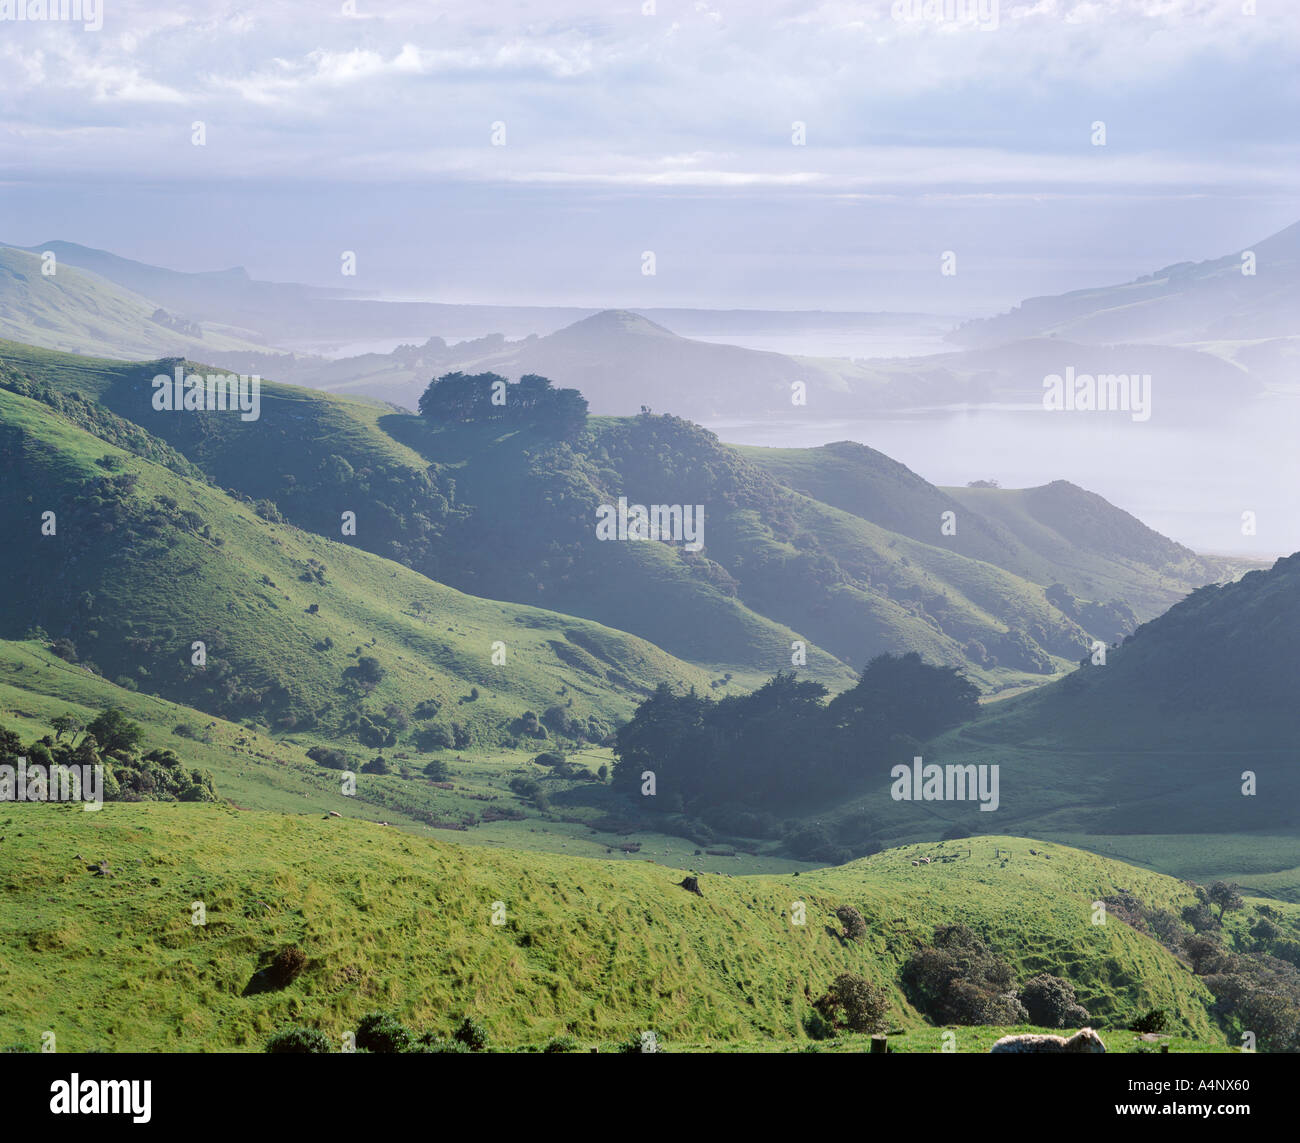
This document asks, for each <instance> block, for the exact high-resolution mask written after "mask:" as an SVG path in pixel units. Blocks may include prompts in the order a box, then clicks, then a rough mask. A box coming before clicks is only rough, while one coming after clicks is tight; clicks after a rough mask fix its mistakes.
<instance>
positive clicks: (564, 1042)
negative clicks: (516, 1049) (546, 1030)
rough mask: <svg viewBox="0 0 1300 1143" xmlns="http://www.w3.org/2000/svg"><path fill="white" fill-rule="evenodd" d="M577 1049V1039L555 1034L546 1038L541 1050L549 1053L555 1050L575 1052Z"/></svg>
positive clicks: (555, 1051)
mask: <svg viewBox="0 0 1300 1143" xmlns="http://www.w3.org/2000/svg"><path fill="white" fill-rule="evenodd" d="M577 1050H578V1041H577V1040H575V1039H574V1038H573V1037H572V1036H568V1035H565V1036H555V1037H553V1038H552V1039H550V1040H548V1041H547V1043H546V1046H545V1047H544V1048H543V1049H542V1051H543V1052H545V1053H547V1054H548V1055H549V1054H553V1053H557V1052H576V1051H577Z"/></svg>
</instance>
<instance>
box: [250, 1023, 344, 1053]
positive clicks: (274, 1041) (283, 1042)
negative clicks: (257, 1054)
mask: <svg viewBox="0 0 1300 1143" xmlns="http://www.w3.org/2000/svg"><path fill="white" fill-rule="evenodd" d="M266 1050H267V1051H268V1052H270V1053H271V1054H272V1055H291V1054H299V1055H313V1056H321V1055H325V1054H327V1053H329V1052H332V1051H333V1050H334V1046H333V1045H332V1044H331V1043H330V1040H329V1037H328V1036H326V1035H325V1033H324V1032H318V1031H317V1030H316V1029H315V1028H285V1029H284V1030H283V1031H280V1032H277V1033H276V1034H275V1035H274V1036H272V1037H271V1038H270V1039H269V1040H267V1042H266Z"/></svg>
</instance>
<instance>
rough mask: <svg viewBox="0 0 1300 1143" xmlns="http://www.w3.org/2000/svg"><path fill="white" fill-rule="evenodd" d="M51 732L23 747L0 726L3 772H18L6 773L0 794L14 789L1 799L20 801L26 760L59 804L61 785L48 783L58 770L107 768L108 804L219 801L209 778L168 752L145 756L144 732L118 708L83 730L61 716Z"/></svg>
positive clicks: (104, 712)
mask: <svg viewBox="0 0 1300 1143" xmlns="http://www.w3.org/2000/svg"><path fill="white" fill-rule="evenodd" d="M50 731H51V733H49V734H43V735H41V736H40V737H39V738H37V739H35V740H33V741H31V742H29V743H28V744H27V745H26V746H24V745H23V742H22V738H21V737H20V736H19V735H18V734H17V733H15V732H14V731H12V730H8V729H6V728H5V727H4V726H0V766H5V767H10V768H11V769H12V770H13V771H14V772H15V773H14V774H9V772H8V771H6V772H5V773H6V774H9V777H8V778H7V779H6V778H4V777H0V791H3V786H4V785H5V784H7V783H8V782H10V781H12V782H14V783H15V784H14V785H13V786H12V788H11V789H10V790H9V791H8V792H7V793H3V792H0V797H3V798H4V799H5V800H10V799H16V798H17V796H18V795H17V791H18V786H17V784H16V770H17V768H18V766H19V765H20V760H23V761H25V764H26V767H27V769H28V771H31V770H32V768H33V767H40V768H41V770H40V773H41V774H43V775H44V777H45V779H46V781H47V784H46V785H44V786H43V789H44V790H45V791H46V794H47V795H48V796H49V797H50V799H51V800H54V799H55V794H54V787H55V786H57V785H58V783H57V782H50V781H48V780H49V778H50V775H51V773H52V768H53V767H57V766H62V767H73V766H76V767H86V766H89V767H96V766H99V767H102V768H103V789H102V795H103V800H104V801H106V802H115V801H123V802H139V801H145V800H157V801H181V802H211V801H215V800H216V798H217V791H216V788H215V787H214V785H213V778H212V775H211V774H210V773H208V772H207V771H206V770H199V769H195V768H192V767H186V765H185V763H184V761H183V760H182V759H181V758H180V757H178V756H177V755H176V754H175V753H174V752H173V751H171V750H168V749H165V748H163V749H153V750H149V751H147V752H146V751H145V750H144V749H143V745H142V742H143V738H144V731H143V730H142V729H141V727H140V726H139V724H138V723H134V722H132V721H131V720H130V719H128V718H126V717H125V716H124V715H123V714H122V712H121V711H120V710H117V709H116V708H114V707H108V708H106V709H104V710H102V711H100V713H99V714H98V715H96V716H95V717H94V718H93V719H91V720H90V721H89V722H86V723H85V724H84V725H83V724H82V723H81V722H80V721H79V720H78V719H77V718H76V717H75V716H74V715H70V714H65V715H57V716H55V717H54V718H52V719H51V720H50ZM65 735H66V738H65ZM84 772H85V771H82V773H84ZM30 791H31V787H30V785H29V786H28V799H29V800H33V799H34V795H32V794H31V792H30ZM79 796H80V797H81V798H82V799H83V800H84V799H85V798H87V797H88V796H89V794H88V791H87V788H86V787H84V786H83V787H81V791H80V794H79ZM40 800H44V798H41V799H40Z"/></svg>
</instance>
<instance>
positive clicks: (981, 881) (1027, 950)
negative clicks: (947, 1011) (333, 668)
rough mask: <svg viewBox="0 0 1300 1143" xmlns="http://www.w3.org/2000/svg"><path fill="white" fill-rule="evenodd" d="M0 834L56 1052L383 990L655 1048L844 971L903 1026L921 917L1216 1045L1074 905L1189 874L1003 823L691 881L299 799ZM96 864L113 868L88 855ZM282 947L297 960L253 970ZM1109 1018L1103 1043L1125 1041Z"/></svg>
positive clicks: (535, 1035) (322, 1007)
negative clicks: (947, 838)
mask: <svg viewBox="0 0 1300 1143" xmlns="http://www.w3.org/2000/svg"><path fill="white" fill-rule="evenodd" d="M0 830H2V831H3V833H2V835H0V836H3V838H4V840H3V842H0V846H3V850H4V855H5V862H4V865H3V869H4V870H6V871H7V872H6V873H0V949H2V950H3V955H0V992H2V993H3V994H4V995H5V996H6V997H9V998H11V999H10V1001H9V1002H8V1003H6V1005H5V1007H4V1010H3V1012H0V1043H2V1044H14V1045H32V1044H35V1043H38V1042H39V1038H40V1035H41V1033H42V1032H43V1031H45V1030H46V1029H51V1030H54V1031H55V1033H56V1035H57V1036H58V1042H59V1047H60V1050H64V1051H76V1050H86V1049H93V1048H98V1049H106V1050H112V1051H127V1050H181V1051H184V1050H200V1049H202V1050H209V1051H211V1050H218V1049H233V1050H258V1049H259V1048H260V1047H261V1045H262V1043H263V1041H264V1038H265V1036H266V1035H267V1034H268V1033H269V1032H271V1031H272V1030H274V1029H276V1028H278V1027H281V1026H284V1025H286V1024H289V1023H301V1024H311V1025H315V1026H319V1027H321V1028H322V1029H323V1030H325V1031H327V1032H328V1033H329V1034H330V1035H331V1036H333V1037H341V1035H342V1034H343V1033H344V1032H345V1031H347V1030H349V1029H351V1028H354V1027H355V1024H356V1021H357V1020H359V1018H360V1017H361V1016H362V1015H363V1014H365V1013H366V1012H369V1011H373V1010H376V1009H383V1010H389V1011H393V1012H395V1013H397V1014H398V1015H399V1016H400V1017H401V1018H403V1019H404V1020H406V1021H407V1022H408V1023H410V1024H412V1025H414V1026H416V1027H419V1028H426V1027H427V1028H433V1029H436V1030H440V1031H443V1032H444V1033H445V1032H448V1031H450V1029H451V1028H452V1027H454V1026H455V1024H456V1023H457V1022H459V1020H460V1018H461V1017H462V1016H464V1015H466V1014H472V1015H474V1016H475V1017H477V1018H479V1019H480V1020H482V1022H483V1023H484V1024H485V1025H486V1026H487V1027H488V1029H489V1030H490V1032H491V1033H492V1035H493V1037H494V1039H495V1041H496V1043H497V1044H499V1045H501V1046H513V1045H519V1044H524V1043H540V1042H542V1041H544V1040H545V1039H547V1038H548V1037H550V1036H552V1035H556V1034H560V1033H564V1032H565V1031H568V1032H570V1033H571V1034H573V1035H574V1036H576V1037H578V1038H579V1039H581V1040H584V1041H610V1040H616V1039H618V1040H621V1039H624V1038H626V1037H627V1036H628V1035H630V1034H635V1033H637V1032H639V1031H642V1030H644V1029H647V1028H653V1029H654V1030H655V1031H656V1032H657V1033H659V1035H660V1036H661V1038H662V1039H663V1041H664V1043H665V1046H666V1047H667V1048H668V1049H670V1050H671V1049H673V1048H675V1047H686V1046H690V1045H696V1046H702V1045H708V1046H721V1044H722V1042H723V1041H729V1042H731V1046H739V1045H742V1044H752V1045H755V1046H757V1045H765V1046H768V1047H772V1046H785V1047H797V1046H799V1045H800V1044H801V1043H802V1042H804V1036H803V1033H802V1031H801V1021H802V1018H803V1017H804V1016H805V1015H806V1014H807V1012H808V1008H809V1004H810V1001H811V999H812V998H815V997H816V996H817V995H820V993H821V992H822V991H823V990H824V989H825V988H826V986H827V985H828V984H829V982H830V980H831V979H832V978H833V977H834V975H835V974H836V973H838V972H841V971H853V972H856V973H859V974H861V975H863V976H866V977H867V978H869V979H872V980H874V981H876V982H877V983H879V984H881V985H882V986H884V987H885V988H887V989H888V990H889V993H890V996H891V998H892V1009H893V1011H892V1013H891V1021H892V1026H895V1027H902V1028H905V1029H909V1030H911V1031H912V1032H913V1033H915V1034H917V1037H918V1044H917V1045H915V1046H920V1043H919V1041H920V1040H921V1039H923V1037H924V1024H923V1022H922V1021H921V1020H920V1019H919V1018H918V1016H917V1015H916V1013H915V1012H914V1011H913V1010H912V1009H911V1008H910V1006H909V1005H908V1004H907V1002H906V999H905V997H904V996H903V994H902V993H901V992H900V991H899V988H898V984H897V975H898V968H899V966H900V964H901V962H902V960H903V959H904V958H905V957H906V956H907V955H908V954H909V953H910V952H911V950H912V949H913V948H914V947H915V945H916V943H917V942H918V941H921V940H924V939H928V937H929V934H930V932H931V930H932V929H933V927H934V925H935V924H938V923H941V922H945V921H955V920H961V921H963V922H964V923H966V924H968V925H970V926H971V927H972V928H973V929H975V930H976V931H977V932H978V933H980V934H981V935H982V936H983V937H984V939H986V940H987V941H989V942H990V943H991V944H992V945H993V946H994V947H995V948H997V949H998V950H999V951H1000V952H1001V953H1002V955H1003V956H1005V957H1006V958H1007V959H1008V960H1009V961H1011V963H1012V964H1013V966H1014V968H1015V969H1016V971H1017V972H1018V973H1019V974H1020V975H1021V976H1022V977H1024V976H1028V975H1032V974H1034V973H1036V972H1040V971H1052V972H1057V973H1060V974H1061V975H1065V976H1067V977H1069V978H1070V979H1071V980H1072V981H1073V982H1074V984H1075V986H1076V990H1077V991H1078V993H1079V996H1080V1000H1081V1002H1082V1003H1083V1004H1084V1005H1085V1006H1086V1007H1088V1009H1089V1011H1090V1012H1091V1013H1092V1017H1093V1020H1094V1023H1095V1024H1096V1025H1097V1026H1099V1027H1106V1026H1108V1025H1110V1024H1115V1025H1117V1026H1121V1025H1123V1024H1124V1023H1126V1022H1127V1021H1128V1020H1129V1019H1130V1018H1132V1017H1133V1016H1134V1015H1136V1014H1138V1013H1139V1012H1140V1011H1146V1010H1147V1009H1149V1008H1151V1007H1157V1006H1158V1007H1163V1008H1165V1009H1166V1010H1168V1012H1169V1013H1170V1016H1171V1019H1172V1020H1173V1027H1172V1028H1171V1031H1174V1032H1175V1033H1176V1034H1177V1035H1179V1036H1180V1037H1184V1038H1190V1039H1191V1040H1194V1041H1196V1042H1197V1044H1198V1045H1200V1046H1201V1047H1213V1046H1216V1045H1217V1046H1218V1047H1219V1048H1222V1047H1223V1046H1224V1038H1223V1036H1222V1034H1221V1033H1219V1032H1218V1031H1216V1030H1215V1029H1214V1028H1213V1027H1212V1025H1211V1022H1210V1020H1209V1019H1208V1017H1207V1014H1206V1005H1207V1003H1208V1002H1209V1000H1210V997H1209V994H1208V993H1207V992H1206V991H1205V989H1204V987H1203V986H1202V985H1201V984H1200V983H1199V982H1198V981H1197V980H1195V979H1194V978H1193V977H1192V976H1191V974H1190V973H1189V971H1188V970H1187V969H1186V968H1185V967H1183V966H1182V965H1180V964H1178V963H1177V962H1176V961H1175V960H1174V959H1173V958H1172V957H1171V956H1170V955H1169V954H1168V953H1167V952H1165V951H1164V949H1163V948H1161V947H1160V946H1159V945H1158V944H1156V943H1155V942H1154V941H1153V940H1151V939H1150V938H1149V937H1147V936H1145V935H1143V934H1140V933H1138V932H1136V931H1134V930H1133V929H1130V928H1129V927H1127V926H1126V925H1124V924H1123V923H1122V922H1120V921H1117V920H1114V919H1112V920H1111V922H1110V923H1109V924H1107V925H1102V926H1095V925H1093V924H1091V923H1090V922H1089V916H1090V908H1091V906H1090V902H1091V901H1092V900H1093V899H1094V898H1095V897H1097V896H1098V895H1099V894H1107V893H1110V892H1113V891H1114V890H1115V889H1117V888H1118V887H1120V886H1124V887H1128V888H1131V889H1133V891H1135V892H1137V893H1138V894H1139V895H1142V896H1144V898H1145V899H1148V900H1149V901H1151V902H1169V903H1176V902H1177V901H1180V900H1182V899H1184V898H1186V897H1188V893H1187V890H1186V888H1185V887H1184V886H1183V885H1180V884H1179V883H1177V882H1174V881H1172V880H1170V879H1168V878H1163V877H1159V876H1155V875H1151V874H1144V873H1141V872H1139V871H1135V870H1133V869H1132V868H1130V867H1128V866H1123V865H1118V864H1116V863H1114V862H1111V861H1107V860H1105V859H1102V858H1098V857H1095V856H1092V855H1089V854H1083V853H1079V852H1077V851H1072V850H1067V849H1062V848H1060V847H1056V846H1050V845H1049V846H1042V845H1041V844H1035V843H1030V842H1026V841H1025V840H1023V839H1009V838H983V839H979V840H977V841H975V842H972V843H962V845H961V847H960V849H957V848H955V847H952V846H949V847H946V848H948V849H949V850H950V851H952V852H953V853H954V854H955V858H956V859H955V860H954V861H953V862H951V863H949V864H935V865H932V866H924V867H920V868H916V867H913V866H912V865H911V860H912V859H913V858H914V857H915V856H916V853H915V852H913V851H911V850H905V851H897V852H893V851H891V852H886V853H881V854H877V855H876V856H875V857H872V858H870V859H868V860H865V861H861V862H855V863H853V864H852V865H849V866H845V867H842V868H840V869H836V870H827V871H822V872H818V873H815V874H805V875H804V876H801V877H799V878H798V879H797V880H796V879H794V878H789V877H782V878H777V877H748V878H721V877H708V876H705V877H704V878H703V880H702V883H701V886H702V890H703V893H704V897H703V898H700V897H697V896H694V895H692V894H690V893H687V892H685V891H684V890H683V889H681V888H679V887H678V886H677V885H676V884H675V882H676V881H677V880H679V879H680V875H679V872H678V871H676V870H670V869H667V868H664V867H661V866H658V865H655V864H651V863H644V862H641V863H635V862H634V863H626V864H622V865H616V864H611V863H608V862H592V861H584V860H580V859H577V858H571V857H566V856H563V855H549V856H542V855H538V854H529V855H521V854H517V853H511V852H496V851H490V850H486V849H481V848H474V849H470V848H464V847H459V846H455V845H448V844H440V843H433V842H426V841H423V840H420V839H417V838H413V837H411V836H409V835H406V834H403V833H400V832H397V831H394V830H391V829H384V828H383V827H380V826H376V825H373V824H367V823H361V822H355V821H346V820H338V819H321V818H320V817H319V816H316V815H312V816H307V817H289V818H285V817H281V816H277V815H265V814H255V813H241V812H238V811H235V810H233V809H229V808H221V807H199V806H184V805H157V804H154V805H150V804H137V805H121V804H118V805H108V806H106V807H105V808H104V809H103V810H101V811H100V812H99V813H94V814H90V813H83V812H82V811H80V810H76V809H71V808H63V807H44V806H31V807H26V806H24V807H12V808H10V809H6V810H5V811H3V813H2V814H0ZM1031 846H1033V848H1037V849H1038V850H1039V855H1038V856H1037V857H1031V856H1029V854H1028V850H1029V848H1030V847H1031ZM995 849H996V850H997V851H998V852H999V853H1000V854H1001V856H995V852H994V851H995ZM934 851H935V847H928V848H927V852H934ZM968 851H969V856H968V855H967V854H968ZM1008 851H1010V855H1011V858H1012V859H1011V860H1010V861H1009V862H1007V861H1006V858H1007V857H1008ZM78 855H79V856H78ZM100 861H106V862H107V863H108V865H109V867H110V870H111V873H110V875H109V876H107V877H95V876H92V874H91V873H90V872H88V871H87V868H86V865H87V864H88V863H90V862H95V863H98V862H100ZM20 870H21V874H20V872H19V871H20ZM195 901H201V902H203V904H204V906H205V908H206V924H205V925H203V926H196V925H194V924H192V923H191V915H192V912H191V911H192V908H193V902H195ZM796 901H801V902H803V903H804V904H805V906H806V910H807V923H806V924H805V925H802V926H799V925H794V924H792V923H791V908H792V904H793V903H794V902H796ZM495 902H501V903H502V904H503V905H504V909H505V917H504V924H500V925H494V924H493V923H492V916H493V906H494V903H495ZM842 904H852V905H854V906H855V907H857V908H858V909H859V910H860V911H861V912H862V913H863V916H864V917H865V918H866V921H867V925H868V930H869V931H868V935H867V936H866V938H865V939H864V940H863V941H862V942H860V943H857V944H854V943H849V944H844V943H842V942H841V941H840V940H839V939H838V938H837V937H836V936H834V935H833V930H831V929H830V926H833V925H834V924H835V920H834V915H833V914H834V909H835V908H836V907H838V906H840V905H842ZM291 943H292V944H296V945H298V946H300V947H301V948H302V949H303V951H304V952H305V953H306V955H307V958H308V964H307V968H306V970H305V972H304V973H303V975H302V976H301V977H300V978H299V979H298V980H297V981H295V982H294V983H293V984H291V985H290V986H288V987H287V988H286V989H284V990H281V991H276V990H269V991H266V990H263V991H259V990H258V989H257V988H256V987H255V986H254V987H253V988H250V987H249V986H250V982H252V981H253V979H254V976H255V974H256V973H257V972H258V970H259V968H261V967H264V965H265V963H266V962H267V960H268V959H269V957H270V956H271V955H272V954H273V953H274V952H275V951H276V950H278V949H279V948H281V947H283V946H284V945H287V944H291ZM52 982H57V987H51V984H52ZM988 1033H989V1030H988V1029H978V1030H976V1029H970V1030H959V1031H958V1045H959V1048H965V1049H967V1050H982V1048H983V1046H984V1045H985V1044H986V1041H987V1037H988ZM1106 1036H1107V1039H1108V1042H1109V1043H1110V1045H1111V1046H1112V1048H1114V1049H1119V1050H1123V1049H1124V1048H1125V1047H1127V1046H1131V1044H1132V1040H1133V1036H1132V1033H1126V1032H1122V1031H1115V1032H1113V1033H1106Z"/></svg>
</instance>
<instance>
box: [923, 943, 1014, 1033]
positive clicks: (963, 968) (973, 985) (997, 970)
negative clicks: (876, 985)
mask: <svg viewBox="0 0 1300 1143" xmlns="http://www.w3.org/2000/svg"><path fill="white" fill-rule="evenodd" d="M902 982H903V989H904V991H905V992H906V993H907V997H908V999H909V1000H910V1001H911V1002H912V1003H913V1005H915V1006H916V1007H917V1008H918V1009H919V1010H920V1011H921V1012H923V1013H925V1015H927V1016H928V1017H930V1019H931V1020H933V1021H934V1022H935V1023H938V1024H1020V1023H1025V1022H1027V1021H1028V1019H1029V1016H1028V1013H1027V1012H1026V1011H1025V1008H1024V1006H1023V1005H1022V1004H1021V1003H1020V1001H1019V1000H1018V999H1017V998H1016V996H1015V995H1014V994H1012V992H1011V990H1012V988H1013V987H1014V982H1015V978H1014V975H1013V973H1012V971H1011V967H1010V965H1008V964H1007V963H1006V962H1005V961H1003V960H1002V959H1001V957H999V956H998V955H997V954H996V953H994V952H993V950H992V949H990V948H988V946H986V945H985V944H984V942H983V941H981V940H980V939H979V938H978V937H977V936H976V935H975V934H974V933H973V932H972V931H971V930H970V929H969V928H967V927H966V926H965V925H960V924H958V925H939V926H938V927H937V928H936V929H935V930H934V944H933V945H929V946H923V947H922V948H919V949H917V951H916V952H914V953H913V954H912V955H911V956H910V957H909V958H908V959H907V961H906V963H905V964H904V965H903V972H902Z"/></svg>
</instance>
